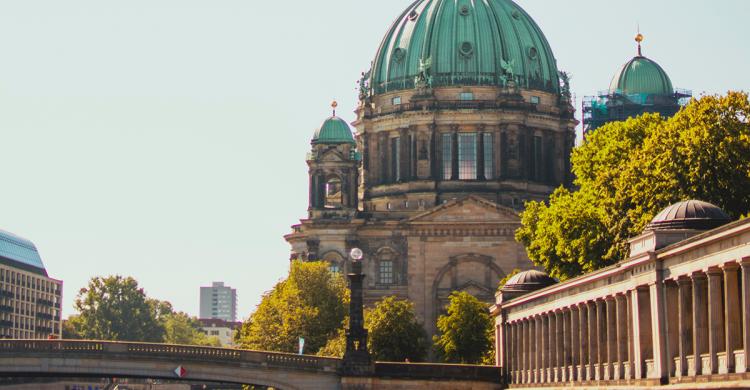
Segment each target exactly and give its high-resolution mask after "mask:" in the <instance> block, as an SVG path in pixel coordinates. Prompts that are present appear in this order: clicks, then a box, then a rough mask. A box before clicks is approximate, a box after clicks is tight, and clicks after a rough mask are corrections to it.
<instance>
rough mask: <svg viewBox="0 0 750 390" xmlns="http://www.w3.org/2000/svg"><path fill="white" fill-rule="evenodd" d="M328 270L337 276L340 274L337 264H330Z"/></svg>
mask: <svg viewBox="0 0 750 390" xmlns="http://www.w3.org/2000/svg"><path fill="white" fill-rule="evenodd" d="M328 269H329V270H330V271H331V272H333V273H334V274H337V273H339V272H341V267H339V265H338V264H337V263H331V264H330V265H329V266H328Z"/></svg>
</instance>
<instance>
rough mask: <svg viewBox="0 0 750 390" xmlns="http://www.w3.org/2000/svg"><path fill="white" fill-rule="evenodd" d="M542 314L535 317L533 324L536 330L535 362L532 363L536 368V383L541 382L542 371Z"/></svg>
mask: <svg viewBox="0 0 750 390" xmlns="http://www.w3.org/2000/svg"><path fill="white" fill-rule="evenodd" d="M542 322H543V321H542V316H537V317H536V324H535V325H534V330H535V331H536V351H534V352H535V355H536V363H535V364H534V367H535V368H536V377H535V378H536V383H542V374H543V373H544V360H543V359H544V337H543V336H542V335H543V334H544V330H543V329H542V328H543V324H542Z"/></svg>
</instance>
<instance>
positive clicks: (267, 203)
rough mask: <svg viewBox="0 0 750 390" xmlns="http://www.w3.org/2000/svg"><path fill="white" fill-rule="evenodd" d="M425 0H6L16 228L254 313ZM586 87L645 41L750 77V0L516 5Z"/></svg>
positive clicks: (723, 82) (717, 76) (186, 295)
mask: <svg viewBox="0 0 750 390" xmlns="http://www.w3.org/2000/svg"><path fill="white" fill-rule="evenodd" d="M409 3H410V1H407V0H377V1H373V0H368V1H366V0H338V1H334V0H316V1H309V0H306V1H302V0H288V1H285V2H283V3H282V2H276V1H264V2H261V1H258V0H212V1H205V0H203V1H199V0H128V1H113V0H105V1H103V0H66V1H59V0H23V1H18V0H0V166H2V167H3V171H2V176H1V177H2V178H1V179H0V229H4V230H7V231H11V232H13V233H15V234H18V235H21V236H23V237H26V238H29V239H31V240H32V241H33V242H34V243H35V244H36V245H37V247H38V248H39V251H40V252H41V255H42V258H43V260H44V262H45V264H46V266H47V270H48V272H49V273H50V275H51V276H52V277H54V278H57V279H61V280H63V281H64V286H65V287H64V306H63V311H64V313H63V315H64V317H67V316H68V315H70V314H72V313H73V311H74V310H73V300H74V299H75V296H76V294H77V293H78V291H79V289H81V288H82V287H84V286H85V285H86V283H87V282H88V280H89V279H90V278H91V277H94V276H102V275H111V274H119V275H128V276H133V277H135V278H136V279H137V280H138V281H139V283H140V285H141V286H142V287H143V288H144V289H145V290H146V293H147V294H148V295H149V296H150V297H153V298H158V299H162V300H167V301H170V302H172V304H173V305H174V306H175V308H176V309H177V310H181V311H185V312H188V313H190V314H192V315H197V314H198V295H199V287H200V286H204V285H210V284H211V282H213V281H224V282H226V283H227V284H228V285H230V286H232V287H234V288H236V289H237V290H238V295H239V310H238V314H239V317H240V318H246V317H247V316H248V315H249V314H250V312H251V311H252V310H253V308H254V307H255V305H256V304H257V303H258V302H259V300H260V297H261V295H262V294H263V292H265V291H268V290H269V289H271V288H272V287H273V285H274V284H275V283H277V282H278V281H279V280H280V279H281V278H282V277H284V275H285V274H286V272H287V269H288V266H289V247H288V245H287V244H286V242H285V241H284V239H283V235H284V234H287V233H289V232H290V226H291V225H293V224H295V223H297V222H298V220H299V219H300V218H303V217H305V214H306V210H307V199H308V198H307V167H306V164H305V153H306V152H307V151H308V150H309V148H310V144H309V141H310V137H311V136H312V134H313V132H314V130H315V128H316V127H318V126H320V124H321V123H322V121H323V120H324V119H325V118H326V117H327V116H328V115H330V102H331V100H332V99H334V98H335V99H337V100H338V102H339V109H338V114H339V116H342V117H343V118H345V119H347V120H349V121H352V120H354V115H353V113H352V112H353V110H354V108H355V106H356V104H357V100H356V81H357V79H358V78H359V75H360V73H361V72H362V71H365V70H367V68H369V64H370V62H371V61H372V59H373V56H374V55H375V51H376V50H377V47H378V44H379V43H380V40H381V39H382V37H383V35H384V34H385V31H386V29H387V27H388V26H389V24H390V23H391V22H392V21H393V19H394V18H396V17H397V16H398V14H399V13H400V12H402V10H403V9H404V8H406V7H407V6H408V4H409ZM518 3H519V4H520V5H521V6H522V7H524V9H526V11H527V12H528V13H529V14H530V15H531V16H532V17H533V18H534V19H535V20H536V22H537V23H538V24H539V25H540V26H541V28H542V30H543V31H544V33H545V34H546V36H547V38H548V40H549V41H550V44H551V46H552V49H553V51H554V53H555V56H556V58H557V61H558V66H559V68H560V69H562V70H565V71H568V72H570V73H572V75H573V79H572V83H571V84H572V89H573V92H574V93H575V95H576V97H577V103H578V105H580V102H581V99H582V97H583V96H587V95H591V94H594V93H596V92H597V91H599V90H603V89H606V88H607V87H608V85H609V81H610V80H611V78H612V76H613V74H614V73H615V72H616V71H617V70H618V69H619V67H620V66H621V65H622V64H623V63H625V62H626V61H627V60H629V59H630V58H631V57H632V56H633V55H634V54H635V52H636V46H635V43H634V41H633V37H634V35H635V34H636V29H637V26H639V25H640V30H641V32H642V33H643V34H644V35H645V37H646V40H645V42H644V45H643V50H644V54H645V55H646V56H649V57H651V58H652V59H654V60H656V61H657V62H658V63H660V64H661V65H662V67H663V68H665V69H666V71H667V72H668V73H669V74H670V76H671V78H672V81H673V83H674V85H675V86H676V87H678V88H685V89H691V90H693V91H694V93H695V94H696V95H699V94H701V93H708V94H715V93H723V92H725V91H727V90H729V89H733V90H746V91H747V90H750V71H748V70H749V69H750V49H748V46H747V43H746V39H747V37H748V36H750V24H749V23H747V21H746V18H747V15H748V14H750V1H745V0H735V1H730V0H715V1H705V0H702V1H699V0H658V1H653V0H630V1H612V0H568V1H560V0H558V1H552V0H518Z"/></svg>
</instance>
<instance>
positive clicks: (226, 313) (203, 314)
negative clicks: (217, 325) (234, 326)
mask: <svg viewBox="0 0 750 390" xmlns="http://www.w3.org/2000/svg"><path fill="white" fill-rule="evenodd" d="M200 318H201V319H220V320H224V321H228V322H235V321H237V290H235V289H233V288H231V287H229V286H225V285H224V283H223V282H214V283H213V284H212V285H211V287H201V306H200Z"/></svg>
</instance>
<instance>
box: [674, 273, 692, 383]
mask: <svg viewBox="0 0 750 390" xmlns="http://www.w3.org/2000/svg"><path fill="white" fill-rule="evenodd" d="M677 288H678V289H679V292H678V294H677V312H678V320H677V321H678V328H679V353H678V356H679V359H680V364H679V366H680V370H679V372H676V373H675V374H676V375H677V376H687V375H688V367H687V357H688V356H689V355H692V354H693V342H692V341H693V321H692V317H693V303H692V301H691V294H692V293H693V291H692V281H691V280H690V279H688V278H680V279H678V280H677Z"/></svg>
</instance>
